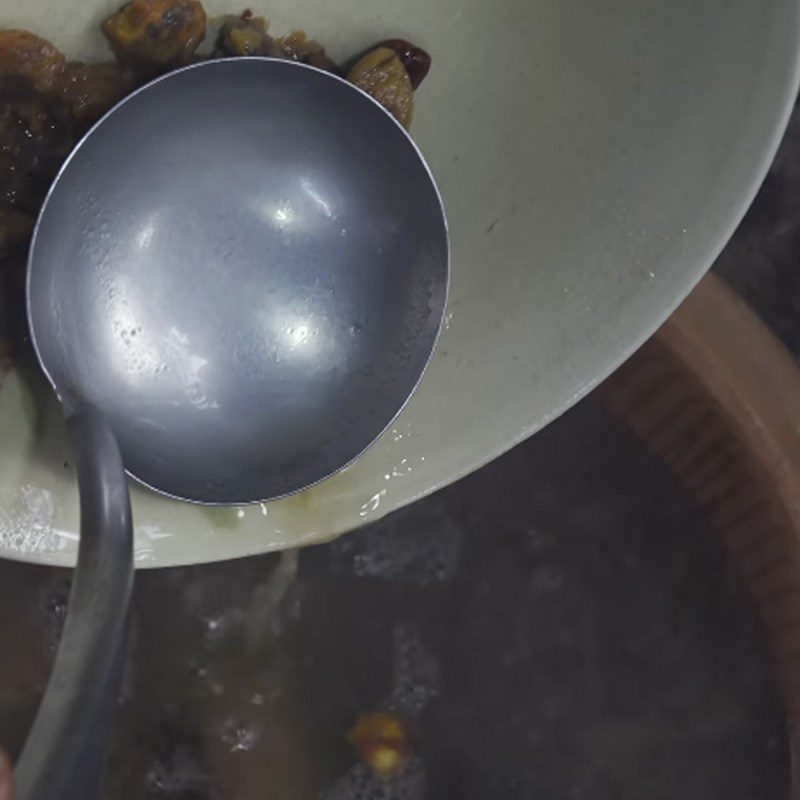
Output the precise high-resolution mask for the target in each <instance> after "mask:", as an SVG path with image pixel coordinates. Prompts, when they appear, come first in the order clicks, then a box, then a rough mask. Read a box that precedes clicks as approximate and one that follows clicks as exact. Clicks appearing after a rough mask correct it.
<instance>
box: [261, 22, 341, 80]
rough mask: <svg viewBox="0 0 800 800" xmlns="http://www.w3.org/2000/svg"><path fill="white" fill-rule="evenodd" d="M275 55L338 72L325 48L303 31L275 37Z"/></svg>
mask: <svg viewBox="0 0 800 800" xmlns="http://www.w3.org/2000/svg"><path fill="white" fill-rule="evenodd" d="M275 55H276V56H277V57H278V58H286V59H288V60H289V61H302V62H303V63H304V64H310V65H311V66H312V67H319V69H324V70H327V71H328V72H338V68H337V66H336V64H335V62H334V61H333V60H332V59H330V58H328V56H327V54H326V53H325V48H324V47H323V46H322V45H321V44H320V43H319V42H317V41H315V40H314V39H309V38H308V36H306V33H305V31H292V32H291V33H290V34H289V35H288V36H281V37H280V38H278V39H276V40H275Z"/></svg>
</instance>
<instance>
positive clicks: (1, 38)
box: [0, 30, 66, 92]
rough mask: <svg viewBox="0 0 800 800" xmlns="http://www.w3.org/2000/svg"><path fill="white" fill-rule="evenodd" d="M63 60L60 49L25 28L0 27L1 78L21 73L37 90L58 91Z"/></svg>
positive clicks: (62, 73)
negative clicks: (7, 28)
mask: <svg viewBox="0 0 800 800" xmlns="http://www.w3.org/2000/svg"><path fill="white" fill-rule="evenodd" d="M65 69H66V63H65V61H64V56H63V54H62V53H61V51H60V50H57V49H56V48H55V47H53V45H52V44H50V42H48V41H47V40H46V39H41V38H40V37H38V36H34V35H33V34H32V33H29V32H28V31H20V30H0V77H5V76H8V75H22V76H23V77H25V78H27V79H28V80H30V81H31V83H32V84H33V85H34V87H35V88H36V89H37V90H38V91H40V92H52V91H55V90H57V88H58V85H59V84H60V81H61V80H62V78H63V76H64V71H65Z"/></svg>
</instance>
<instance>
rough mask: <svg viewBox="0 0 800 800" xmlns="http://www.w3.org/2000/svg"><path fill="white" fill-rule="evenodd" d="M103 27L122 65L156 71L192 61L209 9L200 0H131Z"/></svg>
mask: <svg viewBox="0 0 800 800" xmlns="http://www.w3.org/2000/svg"><path fill="white" fill-rule="evenodd" d="M100 27H101V28H102V30H103V33H104V34H105V35H106V38H107V39H108V41H109V43H110V44H111V48H112V49H113V51H114V53H115V54H116V56H117V58H118V59H119V62H120V63H121V64H122V65H124V66H130V67H135V68H136V69H138V70H140V71H142V72H144V73H155V72H159V71H164V70H166V69H170V68H171V67H176V66H179V65H180V64H185V63H187V62H188V61H189V59H190V58H191V56H192V54H193V53H194V51H195V50H196V49H197V46H198V45H199V44H200V42H202V41H203V37H204V36H205V33H206V13H205V11H203V6H202V5H201V4H200V3H199V2H198V0H131V2H130V3H128V4H127V5H125V6H123V7H122V8H121V9H120V10H119V11H118V12H117V13H116V14H112V15H111V16H110V17H108V19H106V20H104V21H103V22H102V24H101V26H100Z"/></svg>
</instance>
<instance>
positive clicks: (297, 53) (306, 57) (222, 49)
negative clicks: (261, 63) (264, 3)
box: [214, 11, 337, 72]
mask: <svg viewBox="0 0 800 800" xmlns="http://www.w3.org/2000/svg"><path fill="white" fill-rule="evenodd" d="M268 30H269V23H268V22H267V20H266V19H264V17H257V16H255V15H254V14H253V12H252V11H245V12H244V13H242V14H241V15H240V16H238V17H226V18H225V21H224V22H223V23H222V26H221V27H220V29H219V35H218V37H217V43H216V46H215V48H214V55H215V56H271V57H272V58H285V59H287V60H289V61H302V62H303V63H304V64H311V65H312V66H314V67H319V68H320V69H325V70H328V71H329V72H336V71H337V67H336V64H335V63H334V62H333V61H332V60H331V59H330V58H328V56H327V55H326V54H325V49H324V48H323V47H322V45H321V44H320V43H319V42H317V41H315V40H314V39H309V38H308V36H306V34H305V32H304V31H293V32H292V33H290V34H289V35H288V36H281V37H279V38H278V39H273V38H272V37H271V36H270V35H269V33H268Z"/></svg>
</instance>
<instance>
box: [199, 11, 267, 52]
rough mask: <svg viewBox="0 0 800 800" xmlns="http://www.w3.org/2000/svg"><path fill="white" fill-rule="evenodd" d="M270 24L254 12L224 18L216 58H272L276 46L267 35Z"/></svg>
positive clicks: (215, 48)
mask: <svg viewBox="0 0 800 800" xmlns="http://www.w3.org/2000/svg"><path fill="white" fill-rule="evenodd" d="M268 29H269V23H268V22H267V21H266V20H265V19H264V17H257V16H255V15H254V14H253V12H252V11H244V12H243V13H242V14H240V15H239V16H236V15H230V16H227V17H225V18H224V22H223V23H222V25H221V26H220V29H219V34H218V35H217V42H216V45H215V47H214V55H215V56H271V55H273V53H274V49H275V44H274V41H273V39H272V37H271V36H270V35H269V34H268V33H267V30H268Z"/></svg>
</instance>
